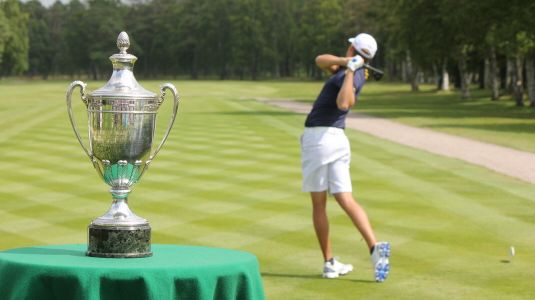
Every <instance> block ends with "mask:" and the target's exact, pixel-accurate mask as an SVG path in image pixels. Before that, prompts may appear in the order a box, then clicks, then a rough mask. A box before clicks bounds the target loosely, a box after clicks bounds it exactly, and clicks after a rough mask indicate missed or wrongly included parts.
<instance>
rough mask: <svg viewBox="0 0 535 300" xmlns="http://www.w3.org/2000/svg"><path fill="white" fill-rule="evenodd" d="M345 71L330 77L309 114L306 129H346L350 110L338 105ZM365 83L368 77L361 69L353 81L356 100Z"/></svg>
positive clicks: (339, 71) (342, 69) (343, 69)
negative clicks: (340, 107) (319, 127)
mask: <svg viewBox="0 0 535 300" xmlns="http://www.w3.org/2000/svg"><path fill="white" fill-rule="evenodd" d="M345 70H346V69H345V68H340V69H339V70H338V72H336V73H335V74H333V75H332V76H331V77H329V79H328V80H327V82H325V85H323V89H322V90H321V92H320V94H319V95H318V98H317V99H316V101H315V102H314V106H313V107H312V110H311V111H310V113H309V114H308V117H307V119H306V121H305V127H317V126H325V127H337V128H342V129H344V128H345V127H346V116H347V114H348V113H349V110H340V109H338V106H337V105H336V97H337V96H338V92H339V91H340V89H341V88H342V84H343V83H344V78H345ZM365 82H366V75H365V71H364V68H360V69H358V70H357V71H356V72H355V76H354V79H353V87H354V90H355V100H356V97H357V96H358V94H359V93H360V90H361V89H362V86H363V85H364V83H365Z"/></svg>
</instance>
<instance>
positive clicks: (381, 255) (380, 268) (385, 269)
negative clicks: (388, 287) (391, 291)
mask: <svg viewBox="0 0 535 300" xmlns="http://www.w3.org/2000/svg"><path fill="white" fill-rule="evenodd" d="M375 251H377V253H374V254H373V255H372V257H374V256H375V260H374V262H375V266H374V267H375V281H377V282H383V281H385V280H386V278H387V277H388V273H389V272H390V262H389V260H388V258H389V257H390V243H388V242H382V243H378V244H377V245H376V249H375ZM375 251H374V252H375ZM372 260H373V258H372Z"/></svg>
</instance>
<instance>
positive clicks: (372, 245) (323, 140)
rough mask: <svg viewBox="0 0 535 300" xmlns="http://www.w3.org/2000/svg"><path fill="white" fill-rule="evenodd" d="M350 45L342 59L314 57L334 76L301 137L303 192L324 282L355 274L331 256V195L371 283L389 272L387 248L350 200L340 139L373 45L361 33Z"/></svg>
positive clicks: (345, 143)
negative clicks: (365, 255)
mask: <svg viewBox="0 0 535 300" xmlns="http://www.w3.org/2000/svg"><path fill="white" fill-rule="evenodd" d="M349 42H350V43H351V45H350V46H349V48H348V49H347V53H346V56H345V57H338V56H334V55H330V54H322V55H319V56H318V57H316V65H317V66H318V67H319V68H320V69H323V70H327V71H329V72H330V73H332V76H331V77H330V78H329V79H328V80H327V82H325V85H324V86H323V89H322V90H321V92H320V94H319V96H318V98H317V99H316V101H315V102H314V106H313V108H312V110H311V111H310V113H309V114H308V117H307V119H306V122H305V131H304V133H303V135H302V137H301V160H302V169H303V191H304V192H310V197H311V198H312V206H313V222H314V229H315V231H316V235H317V237H318V241H319V244H320V247H321V251H322V252H323V258H324V260H325V264H324V267H323V277H325V278H336V277H338V276H339V275H345V274H347V273H349V272H351V271H352V270H353V266H352V265H350V264H343V263H340V262H339V261H337V260H335V259H334V258H333V255H332V251H331V243H330V240H329V221H328V219H327V212H326V204H327V191H329V193H330V194H332V195H333V196H334V198H335V199H336V201H337V202H338V204H339V205H340V206H341V207H342V208H343V210H344V211H345V212H346V213H347V215H348V216H349V217H350V218H351V221H352V222H353V224H354V225H355V226H356V227H357V229H358V230H359V232H360V234H361V235H362V237H363V238H364V239H365V240H366V243H367V244H368V247H369V249H370V253H371V260H372V264H373V269H374V270H375V280H376V281H377V282H382V281H384V280H385V279H386V277H387V276H388V272H389V269H390V266H389V261H388V257H389V256H390V244H389V243H388V242H377V241H376V239H375V235H374V233H373V230H372V227H371V225H370V222H369V220H368V216H367V215H366V212H365V211H364V210H363V209H362V207H361V206H360V205H359V204H358V203H357V202H356V201H355V199H353V196H352V186H351V178H350V175H349V162H350V155H351V152H350V149H349V141H348V139H347V137H346V135H345V134H344V128H345V119H346V116H347V114H348V112H349V110H350V109H351V107H352V106H353V105H354V104H355V102H356V100H357V96H358V94H359V92H360V90H361V89H362V86H363V85H364V82H365V81H366V71H365V70H364V68H363V64H364V62H365V61H368V60H370V59H372V58H373V56H374V55H375V52H376V51H377V43H376V42H375V39H374V38H373V37H372V36H371V35H369V34H365V33H361V34H359V35H357V36H356V37H354V38H351V39H349Z"/></svg>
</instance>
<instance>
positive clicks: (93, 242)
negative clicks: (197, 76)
mask: <svg viewBox="0 0 535 300" xmlns="http://www.w3.org/2000/svg"><path fill="white" fill-rule="evenodd" d="M129 46H130V40H129V38H128V35H127V34H126V32H121V33H120V34H119V37H118V38H117V47H118V48H119V51H120V52H119V53H117V54H114V55H112V56H111V57H110V60H111V62H112V65H113V73H112V75H111V78H110V79H109V80H108V82H107V83H106V85H104V86H103V87H101V88H99V89H97V90H95V91H93V92H91V93H86V84H85V83H84V82H81V81H74V82H72V83H71V84H70V86H69V88H68V90H67V95H66V97H67V108H68V113H69V118H70V121H71V125H72V128H73V130H74V133H75V135H76V138H77V139H78V141H79V142H80V145H81V146H82V148H83V150H84V151H85V153H86V154H87V156H88V157H89V159H90V160H91V162H92V163H93V166H94V167H95V169H96V170H97V173H98V174H99V175H100V177H101V178H102V179H103V180H104V182H106V183H107V184H108V185H109V186H110V193H111V195H112V198H113V202H112V205H111V207H110V209H109V210H108V211H107V212H106V213H105V214H104V215H102V216H100V217H98V218H96V219H94V220H93V221H92V222H91V224H90V225H89V227H88V249H87V255H88V256H97V257H147V256H151V255H152V252H151V248H150V240H151V229H150V226H149V222H148V221H147V220H146V219H144V218H141V217H139V216H137V215H136V214H134V213H133V212H132V210H130V208H129V207H128V194H129V193H130V191H131V188H132V186H133V185H134V184H135V183H136V182H138V181H139V179H140V178H141V176H142V175H143V173H144V172H145V171H146V170H147V168H148V167H149V165H150V163H151V162H152V160H153V159H154V157H155V156H156V154H157V153H158V152H159V151H160V149H161V147H162V145H163V144H164V143H165V141H166V140H167V137H168V136H169V132H170V131H171V128H172V126H173V123H174V121H175V118H176V115H177V112H178V104H179V96H178V93H177V91H176V88H175V87H174V86H173V85H172V84H170V83H166V84H164V85H162V86H161V87H160V94H159V95H156V94H155V93H152V92H150V91H148V90H145V89H144V88H143V87H141V85H139V83H138V82H137V81H136V79H135V77H134V73H133V68H134V63H135V61H136V60H137V58H136V57H135V56H134V55H131V54H128V53H126V50H127V49H128V47H129ZM76 87H79V88H80V93H81V100H82V101H83V103H84V104H85V106H86V108H87V117H88V129H89V131H88V132H89V133H88V135H89V145H88V146H86V145H85V144H84V142H83V141H82V138H81V136H80V134H79V132H78V129H77V126H76V122H75V119H74V116H73V110H72V100H71V99H72V93H73V91H74V90H75V88H76ZM166 90H169V91H171V93H172V94H173V99H174V105H173V110H172V115H171V119H170V121H169V125H168V127H167V130H166V131H165V133H164V136H163V139H162V141H161V142H160V143H159V144H158V146H156V147H155V146H154V143H153V140H154V132H155V128H156V115H157V112H158V108H159V107H160V105H161V104H162V103H163V101H164V99H165V92H166Z"/></svg>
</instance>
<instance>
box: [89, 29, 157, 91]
mask: <svg viewBox="0 0 535 300" xmlns="http://www.w3.org/2000/svg"><path fill="white" fill-rule="evenodd" d="M129 47H130V39H129V38H128V34H126V32H124V31H123V32H121V33H120V34H119V36H118V37H117V48H119V53H116V54H114V55H112V56H110V60H111V63H112V64H113V73H112V75H111V78H110V79H109V80H108V82H107V83H106V85H104V86H103V87H101V88H99V89H98V90H95V91H93V92H92V93H91V96H93V97H114V98H115V97H120V98H136V99H137V98H155V97H156V94H155V93H153V92H150V91H148V90H146V89H144V88H143V87H142V86H141V85H140V84H139V83H138V82H137V80H136V78H135V77H134V73H133V71H132V70H133V69H134V63H135V62H136V60H137V57H135V56H134V55H132V54H129V53H126V50H127V49H128V48H129Z"/></svg>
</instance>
